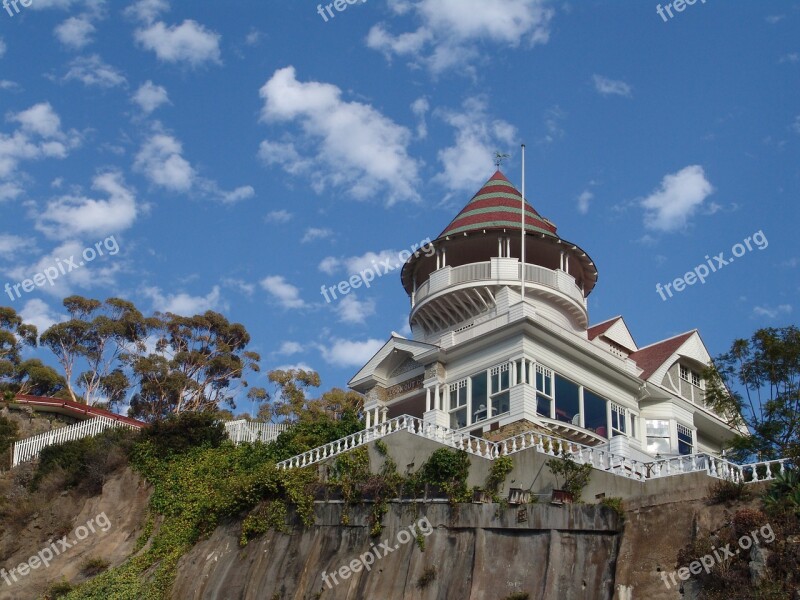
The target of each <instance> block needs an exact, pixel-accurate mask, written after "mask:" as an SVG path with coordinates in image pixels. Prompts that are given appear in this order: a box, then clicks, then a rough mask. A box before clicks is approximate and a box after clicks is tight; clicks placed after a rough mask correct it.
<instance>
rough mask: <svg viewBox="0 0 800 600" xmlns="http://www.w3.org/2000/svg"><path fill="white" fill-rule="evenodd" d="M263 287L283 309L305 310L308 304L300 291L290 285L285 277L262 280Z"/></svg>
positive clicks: (275, 276) (274, 276)
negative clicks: (301, 296)
mask: <svg viewBox="0 0 800 600" xmlns="http://www.w3.org/2000/svg"><path fill="white" fill-rule="evenodd" d="M261 287H262V288H263V289H264V291H266V292H267V293H268V294H270V295H271V296H272V297H273V298H274V299H275V300H277V301H278V303H279V304H280V305H281V306H282V307H283V308H292V309H294V308H304V307H305V306H306V303H305V302H304V301H303V299H302V298H300V290H299V289H298V288H297V287H295V286H293V285H292V284H291V283H288V282H287V281H286V279H285V278H284V277H281V276H278V275H272V276H270V277H266V278H264V279H262V280H261Z"/></svg>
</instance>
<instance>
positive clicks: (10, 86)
mask: <svg viewBox="0 0 800 600" xmlns="http://www.w3.org/2000/svg"><path fill="white" fill-rule="evenodd" d="M0 58H2V55H0ZM19 89H20V85H19V84H18V83H17V82H16V81H11V80H10V79H0V90H4V91H17V90H19Z"/></svg>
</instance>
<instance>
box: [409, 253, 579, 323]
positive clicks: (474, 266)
mask: <svg viewBox="0 0 800 600" xmlns="http://www.w3.org/2000/svg"><path fill="white" fill-rule="evenodd" d="M520 271H521V265H520V262H519V260H518V259H516V258H492V259H491V260H490V261H487V262H478V263H470V264H467V265H462V266H459V267H450V266H446V267H443V268H441V269H439V270H437V271H434V272H433V273H431V275H430V277H429V278H428V280H427V281H425V283H423V284H422V285H421V286H419V287H418V288H417V289H416V291H415V292H414V293H413V294H412V295H411V306H412V310H411V321H412V323H416V324H419V325H422V326H423V327H424V328H425V329H426V330H427V331H429V332H432V331H443V330H445V329H447V328H449V327H451V326H454V325H456V324H458V323H462V322H464V321H466V320H468V319H470V318H472V317H475V316H477V315H479V314H481V313H483V312H485V311H487V310H489V309H491V308H492V307H493V306H494V293H495V292H496V291H497V290H498V289H500V288H501V287H504V286H508V287H511V288H516V289H518V290H519V289H521V287H522V283H521V281H520V279H521V272H520ZM525 291H526V297H528V298H531V297H532V298H537V297H538V298H542V299H546V300H549V301H551V302H552V303H554V304H556V305H558V306H559V307H560V308H562V309H563V310H565V311H567V312H568V313H570V314H571V316H572V317H573V318H574V319H575V320H576V321H577V322H579V323H581V324H582V325H584V326H585V324H586V322H587V318H588V317H587V304H586V298H585V297H584V293H583V291H582V290H581V288H580V287H579V286H578V285H577V284H576V283H575V279H574V278H573V277H572V276H571V275H570V274H569V273H567V272H565V271H562V270H560V269H555V270H553V269H547V268H545V267H541V266H539V265H532V264H526V265H525Z"/></svg>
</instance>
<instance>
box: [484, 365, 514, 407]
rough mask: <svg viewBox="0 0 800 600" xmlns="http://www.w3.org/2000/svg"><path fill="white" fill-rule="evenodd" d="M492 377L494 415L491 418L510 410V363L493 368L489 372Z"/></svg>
mask: <svg viewBox="0 0 800 600" xmlns="http://www.w3.org/2000/svg"><path fill="white" fill-rule="evenodd" d="M489 373H491V376H492V391H491V394H492V402H491V407H492V414H491V415H489V416H490V417H496V416H497V415H501V414H503V413H507V412H508V410H509V391H508V389H509V383H510V376H511V370H510V368H509V365H508V363H506V364H504V365H499V366H497V367H492V369H491V370H490V371H489Z"/></svg>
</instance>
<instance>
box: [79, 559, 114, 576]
mask: <svg viewBox="0 0 800 600" xmlns="http://www.w3.org/2000/svg"><path fill="white" fill-rule="evenodd" d="M109 566H111V563H110V562H108V561H107V560H105V559H102V558H100V557H96V558H90V559H87V560H85V561H84V562H83V563H82V564H81V574H82V575H83V576H84V577H94V576H95V575H97V574H99V573H102V572H103V571H105V570H106V569H108V567H109Z"/></svg>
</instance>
